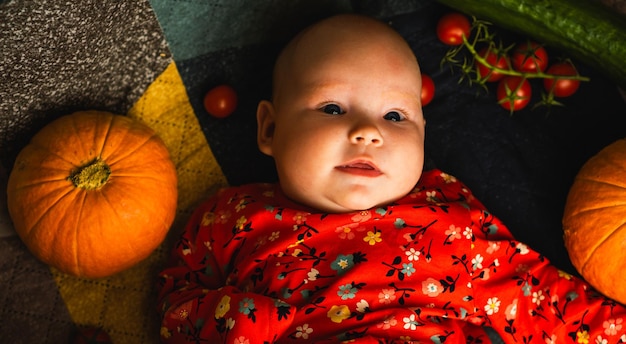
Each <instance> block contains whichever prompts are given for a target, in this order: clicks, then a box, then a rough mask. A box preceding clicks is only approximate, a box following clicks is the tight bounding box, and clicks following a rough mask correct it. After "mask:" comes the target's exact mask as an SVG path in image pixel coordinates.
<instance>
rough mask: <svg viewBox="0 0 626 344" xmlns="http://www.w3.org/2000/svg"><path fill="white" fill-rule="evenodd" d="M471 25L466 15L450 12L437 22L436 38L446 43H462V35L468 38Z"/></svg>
mask: <svg viewBox="0 0 626 344" xmlns="http://www.w3.org/2000/svg"><path fill="white" fill-rule="evenodd" d="M471 27H472V26H471V24H470V21H469V19H468V18H467V16H466V15H464V14H462V13H459V12H450V13H447V14H445V15H443V17H441V18H440V19H439V21H438V22H437V38H439V40H440V41H441V42H442V43H444V44H447V45H460V44H462V43H463V36H465V38H469V35H470V30H471Z"/></svg>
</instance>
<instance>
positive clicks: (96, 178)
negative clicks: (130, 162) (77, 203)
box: [67, 158, 111, 190]
mask: <svg viewBox="0 0 626 344" xmlns="http://www.w3.org/2000/svg"><path fill="white" fill-rule="evenodd" d="M110 175H111V168H110V167H109V165H107V164H106V163H105V162H104V161H102V160H101V159H100V158H95V159H94V160H92V161H91V162H89V163H87V164H85V165H83V166H81V167H79V168H77V169H75V170H74V171H72V172H71V173H70V176H69V177H67V179H68V180H69V181H71V182H72V183H73V184H74V186H76V187H77V188H81V189H85V190H96V189H99V188H101V187H102V186H104V184H106V182H107V181H108V180H109V176H110Z"/></svg>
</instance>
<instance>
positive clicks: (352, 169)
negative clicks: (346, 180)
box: [335, 161, 383, 177]
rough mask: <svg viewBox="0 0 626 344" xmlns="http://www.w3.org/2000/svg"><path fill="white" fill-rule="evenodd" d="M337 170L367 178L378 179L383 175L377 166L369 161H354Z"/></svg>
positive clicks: (340, 166) (338, 167)
mask: <svg viewBox="0 0 626 344" xmlns="http://www.w3.org/2000/svg"><path fill="white" fill-rule="evenodd" d="M335 168H336V169H337V170H339V171H341V172H345V173H350V174H354V175H359V176H365V177H377V176H380V175H381V174H383V173H382V172H381V171H380V170H379V169H378V167H376V165H374V164H373V163H371V162H369V161H353V162H349V163H347V164H344V165H339V166H337V167H335Z"/></svg>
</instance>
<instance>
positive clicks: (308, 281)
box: [159, 15, 626, 343]
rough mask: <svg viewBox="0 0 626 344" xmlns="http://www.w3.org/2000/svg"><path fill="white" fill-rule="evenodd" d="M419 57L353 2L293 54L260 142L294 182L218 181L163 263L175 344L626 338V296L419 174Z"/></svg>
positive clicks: (260, 115)
mask: <svg viewBox="0 0 626 344" xmlns="http://www.w3.org/2000/svg"><path fill="white" fill-rule="evenodd" d="M420 93H421V76H420V70H419V66H418V63H417V61H416V58H415V55H414V54H413V52H412V50H411V49H410V47H409V46H408V44H407V43H406V42H405V41H404V40H403V39H402V37H401V36H400V35H399V34H398V33H396V32H395V31H394V30H393V29H391V28H390V27H389V26H387V25H386V24H384V23H381V22H379V21H377V20H375V19H371V18H367V17H362V16H358V15H338V16H334V17H331V18H328V19H325V20H323V21H321V22H319V23H317V24H314V25H313V26H311V27H309V28H307V29H306V30H304V31H303V32H302V33H300V34H299V35H298V36H296V37H295V38H294V39H293V40H292V41H291V42H290V43H289V44H288V45H287V47H286V48H285V49H284V50H283V51H282V53H281V54H280V56H279V58H278V60H277V62H276V67H275V71H274V89H273V97H272V100H271V101H262V102H260V104H259V106H258V111H257V120H258V145H259V149H260V150H261V151H262V152H263V153H265V154H268V155H270V156H272V157H273V158H274V160H275V162H276V168H277V171H278V176H279V180H280V182H279V184H277V185H274V184H254V185H244V186H240V187H232V188H227V189H224V190H221V191H220V192H219V193H218V194H217V195H216V196H215V197H213V198H211V199H210V200H208V201H207V202H205V203H204V204H202V205H201V206H200V207H199V208H198V209H197V211H196V212H195V213H194V214H193V216H192V217H191V219H190V221H189V223H188V225H187V227H186V229H185V231H184V233H183V234H182V236H181V238H180V240H179V241H178V243H177V244H176V246H175V247H174V252H173V253H174V261H173V262H172V264H171V265H170V266H169V267H167V268H166V269H164V271H162V273H161V274H160V282H159V312H160V313H161V315H162V325H161V326H162V327H161V338H162V339H163V341H164V342H172V343H186V342H190V343H218V342H219V343H291V342H295V343H309V342H328V343H335V342H342V341H350V342H357V343H407V342H412V343H443V342H446V343H488V342H490V339H489V338H490V337H489V336H488V335H487V334H486V332H485V328H487V327H489V328H491V329H492V330H494V331H495V332H497V333H498V334H499V336H500V337H501V338H502V339H503V340H504V342H506V343H568V342H572V343H590V342H592V343H617V342H626V327H623V324H622V322H623V319H624V318H625V317H626V309H625V308H624V307H623V306H622V305H620V304H618V303H616V302H614V301H611V300H608V299H606V298H604V297H603V296H601V295H599V294H598V293H597V292H595V291H594V290H593V289H591V288H590V287H589V286H588V285H587V284H586V283H585V282H583V281H582V280H580V279H577V278H575V277H573V276H570V275H568V274H566V273H563V272H561V271H559V270H557V269H556V268H555V267H553V266H552V265H550V264H549V262H548V261H546V259H545V258H544V257H543V256H542V255H541V254H539V253H537V252H534V251H532V250H531V249H529V248H528V247H527V246H525V245H524V244H522V243H520V242H517V241H515V239H513V237H512V236H511V234H510V233H509V231H508V230H507V228H506V227H505V226H504V225H503V224H502V223H501V222H500V221H499V220H498V219H497V218H496V217H494V216H493V215H492V214H490V213H489V212H488V211H487V210H486V209H485V207H484V206H483V205H482V204H481V203H480V201H478V200H477V199H476V198H474V197H473V195H472V193H471V191H470V190H469V189H468V188H467V187H465V186H464V185H463V184H462V183H460V182H459V181H458V180H456V179H455V178H454V177H453V176H451V175H448V174H446V173H444V172H442V171H439V170H436V169H434V170H428V171H424V172H423V171H422V170H423V165H424V127H425V121H424V117H423V114H422V110H421V104H420Z"/></svg>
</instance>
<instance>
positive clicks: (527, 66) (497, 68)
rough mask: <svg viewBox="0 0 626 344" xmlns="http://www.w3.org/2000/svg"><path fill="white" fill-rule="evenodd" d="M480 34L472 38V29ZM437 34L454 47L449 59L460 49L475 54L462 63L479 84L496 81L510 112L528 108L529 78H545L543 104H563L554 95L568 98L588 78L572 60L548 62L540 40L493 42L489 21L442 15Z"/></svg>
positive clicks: (546, 53)
mask: <svg viewBox="0 0 626 344" xmlns="http://www.w3.org/2000/svg"><path fill="white" fill-rule="evenodd" d="M474 28H477V29H476V31H477V33H476V34H475V35H474V37H473V38H472V40H470V38H471V34H472V30H473V29H474ZM437 37H438V39H439V40H440V41H441V42H442V43H444V44H446V45H450V46H453V47H457V48H453V49H452V50H451V52H449V54H448V56H447V58H448V59H449V60H450V61H454V57H455V55H456V54H457V53H459V52H460V50H461V48H463V49H466V50H467V51H469V52H470V53H471V55H472V59H470V60H471V62H470V65H469V66H468V65H463V66H461V70H463V71H464V72H465V73H468V72H470V71H471V72H472V73H473V81H475V82H477V83H479V84H483V85H484V84H485V83H491V82H497V83H498V84H497V92H496V97H497V100H498V103H499V104H500V105H501V106H502V107H503V108H505V109H506V110H509V111H511V112H513V111H517V110H521V109H523V108H525V107H526V106H527V105H528V103H529V102H530V100H531V95H532V87H531V84H530V82H529V79H532V78H540V79H542V81H543V88H544V92H543V97H542V98H543V100H542V103H543V104H548V105H554V104H557V105H560V103H558V102H557V101H556V100H555V97H569V96H571V95H573V94H574V93H575V92H576V91H577V90H578V88H579V85H580V81H582V80H587V78H585V77H582V76H580V75H579V74H578V71H577V70H576V67H575V66H574V65H573V63H572V62H571V61H570V60H563V61H558V62H555V63H552V64H549V59H548V52H547V51H546V49H545V48H544V47H543V46H542V45H541V44H539V43H537V42H534V41H530V40H529V41H526V42H521V43H517V44H514V45H511V46H509V47H502V44H500V45H497V44H496V43H495V42H494V41H493V35H492V34H490V33H489V32H488V30H487V23H484V22H479V21H476V20H475V21H474V25H472V23H470V20H469V18H468V17H467V16H465V15H464V14H462V13H458V12H451V13H447V14H445V15H443V16H442V17H441V18H440V19H439V21H438V23H437Z"/></svg>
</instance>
